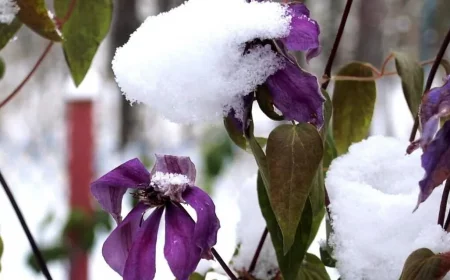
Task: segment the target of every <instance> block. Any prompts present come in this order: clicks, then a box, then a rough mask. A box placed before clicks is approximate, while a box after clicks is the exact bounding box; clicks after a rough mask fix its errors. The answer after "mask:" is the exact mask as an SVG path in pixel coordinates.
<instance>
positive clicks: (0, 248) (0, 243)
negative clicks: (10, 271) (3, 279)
mask: <svg viewBox="0 0 450 280" xmlns="http://www.w3.org/2000/svg"><path fill="white" fill-rule="evenodd" d="M3 249H4V248H3V239H2V237H1V236H0V259H1V257H2V255H3ZM0 271H2V265H1V264H0Z"/></svg>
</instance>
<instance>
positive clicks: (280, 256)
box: [257, 173, 312, 280]
mask: <svg viewBox="0 0 450 280" xmlns="http://www.w3.org/2000/svg"><path fill="white" fill-rule="evenodd" d="M257 188H258V201H259V205H260V208H261V212H262V215H263V217H264V219H265V220H266V224H267V229H268V230H269V233H270V237H271V239H272V243H273V246H274V248H275V253H276V255H277V260H278V265H279V268H280V271H281V273H282V275H283V279H284V280H295V279H296V278H297V275H298V271H299V269H300V266H301V265H302V262H303V258H304V257H305V254H306V251H307V250H308V241H309V237H310V233H311V225H312V209H311V203H310V202H309V200H308V201H307V203H305V207H304V210H303V213H302V218H301V220H300V224H299V226H298V228H297V232H296V235H295V239H294V244H292V247H291V249H290V250H289V251H288V252H287V253H286V254H285V253H284V250H283V235H282V234H281V230H280V227H279V226H278V223H277V220H276V218H275V214H274V212H273V211H272V208H271V206H270V201H269V196H268V195H267V192H266V187H265V186H264V182H263V180H262V177H261V173H258V182H257Z"/></svg>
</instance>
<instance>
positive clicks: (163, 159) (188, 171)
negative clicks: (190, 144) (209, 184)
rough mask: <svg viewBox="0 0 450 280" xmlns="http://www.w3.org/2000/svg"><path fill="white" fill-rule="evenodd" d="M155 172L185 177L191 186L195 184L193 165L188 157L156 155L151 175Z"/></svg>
mask: <svg viewBox="0 0 450 280" xmlns="http://www.w3.org/2000/svg"><path fill="white" fill-rule="evenodd" d="M156 172H162V173H174V174H182V175H186V177H188V179H189V180H190V181H191V182H192V184H193V183H194V182H195V175H196V171H195V165H194V163H192V161H191V159H190V158H189V157H178V156H171V155H158V154H157V155H156V163H155V166H154V167H153V169H152V172H151V174H152V175H153V174H155V173H156Z"/></svg>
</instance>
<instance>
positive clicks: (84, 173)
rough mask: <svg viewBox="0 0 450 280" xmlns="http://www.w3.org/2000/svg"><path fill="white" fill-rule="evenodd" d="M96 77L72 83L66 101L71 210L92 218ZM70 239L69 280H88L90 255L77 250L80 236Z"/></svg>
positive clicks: (97, 78)
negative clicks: (79, 84) (91, 186)
mask: <svg viewBox="0 0 450 280" xmlns="http://www.w3.org/2000/svg"><path fill="white" fill-rule="evenodd" d="M92 74H94V75H92ZM95 74H97V73H91V75H89V76H88V78H87V81H84V82H83V83H82V85H81V86H80V87H79V88H74V87H73V83H72V81H70V83H71V85H70V90H69V92H68V94H67V99H66V109H67V110H66V111H67V140H68V146H67V147H68V161H69V162H68V169H69V170H68V171H69V184H70V199H69V200H70V208H71V210H77V211H80V210H81V211H83V212H84V213H86V214H87V215H88V216H89V217H92V213H93V209H92V205H91V194H90V183H91V180H92V178H93V155H94V135H93V134H94V131H93V128H94V126H93V96H94V95H95V94H96V93H97V92H98V87H96V85H98V83H99V76H98V75H95ZM69 238H70V242H71V243H72V244H73V246H72V248H73V249H74V250H73V254H72V255H71V257H70V272H69V275H70V277H69V280H87V279H88V254H87V253H86V252H84V251H83V250H81V249H77V247H78V246H77V244H79V242H80V237H79V236H76V235H71V234H70V233H69ZM78 248H79V247H78Z"/></svg>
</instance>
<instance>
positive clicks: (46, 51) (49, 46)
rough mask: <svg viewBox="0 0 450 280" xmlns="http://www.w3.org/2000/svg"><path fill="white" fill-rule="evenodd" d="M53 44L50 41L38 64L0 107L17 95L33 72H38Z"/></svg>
mask: <svg viewBox="0 0 450 280" xmlns="http://www.w3.org/2000/svg"><path fill="white" fill-rule="evenodd" d="M52 46H53V42H50V43H48V45H47V47H46V48H45V50H44V52H43V53H42V54H41V56H40V57H39V59H38V60H37V61H36V64H34V66H33V68H32V69H31V71H30V73H28V75H27V76H26V77H25V79H23V81H22V82H21V83H20V84H19V85H18V86H17V87H16V88H15V89H14V90H13V92H11V93H10V94H9V95H8V97H6V99H5V100H3V101H2V103H0V108H2V107H3V106H5V105H6V103H8V102H9V101H10V100H11V99H12V98H13V97H14V96H16V94H17V93H19V91H20V90H21V89H22V88H23V86H24V85H25V84H26V83H27V82H28V81H29V80H30V78H31V77H32V76H33V74H34V73H35V72H36V70H37V69H38V68H39V66H40V65H41V63H42V61H43V60H44V58H45V57H46V56H47V54H48V53H49V52H50V50H51V48H52Z"/></svg>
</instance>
